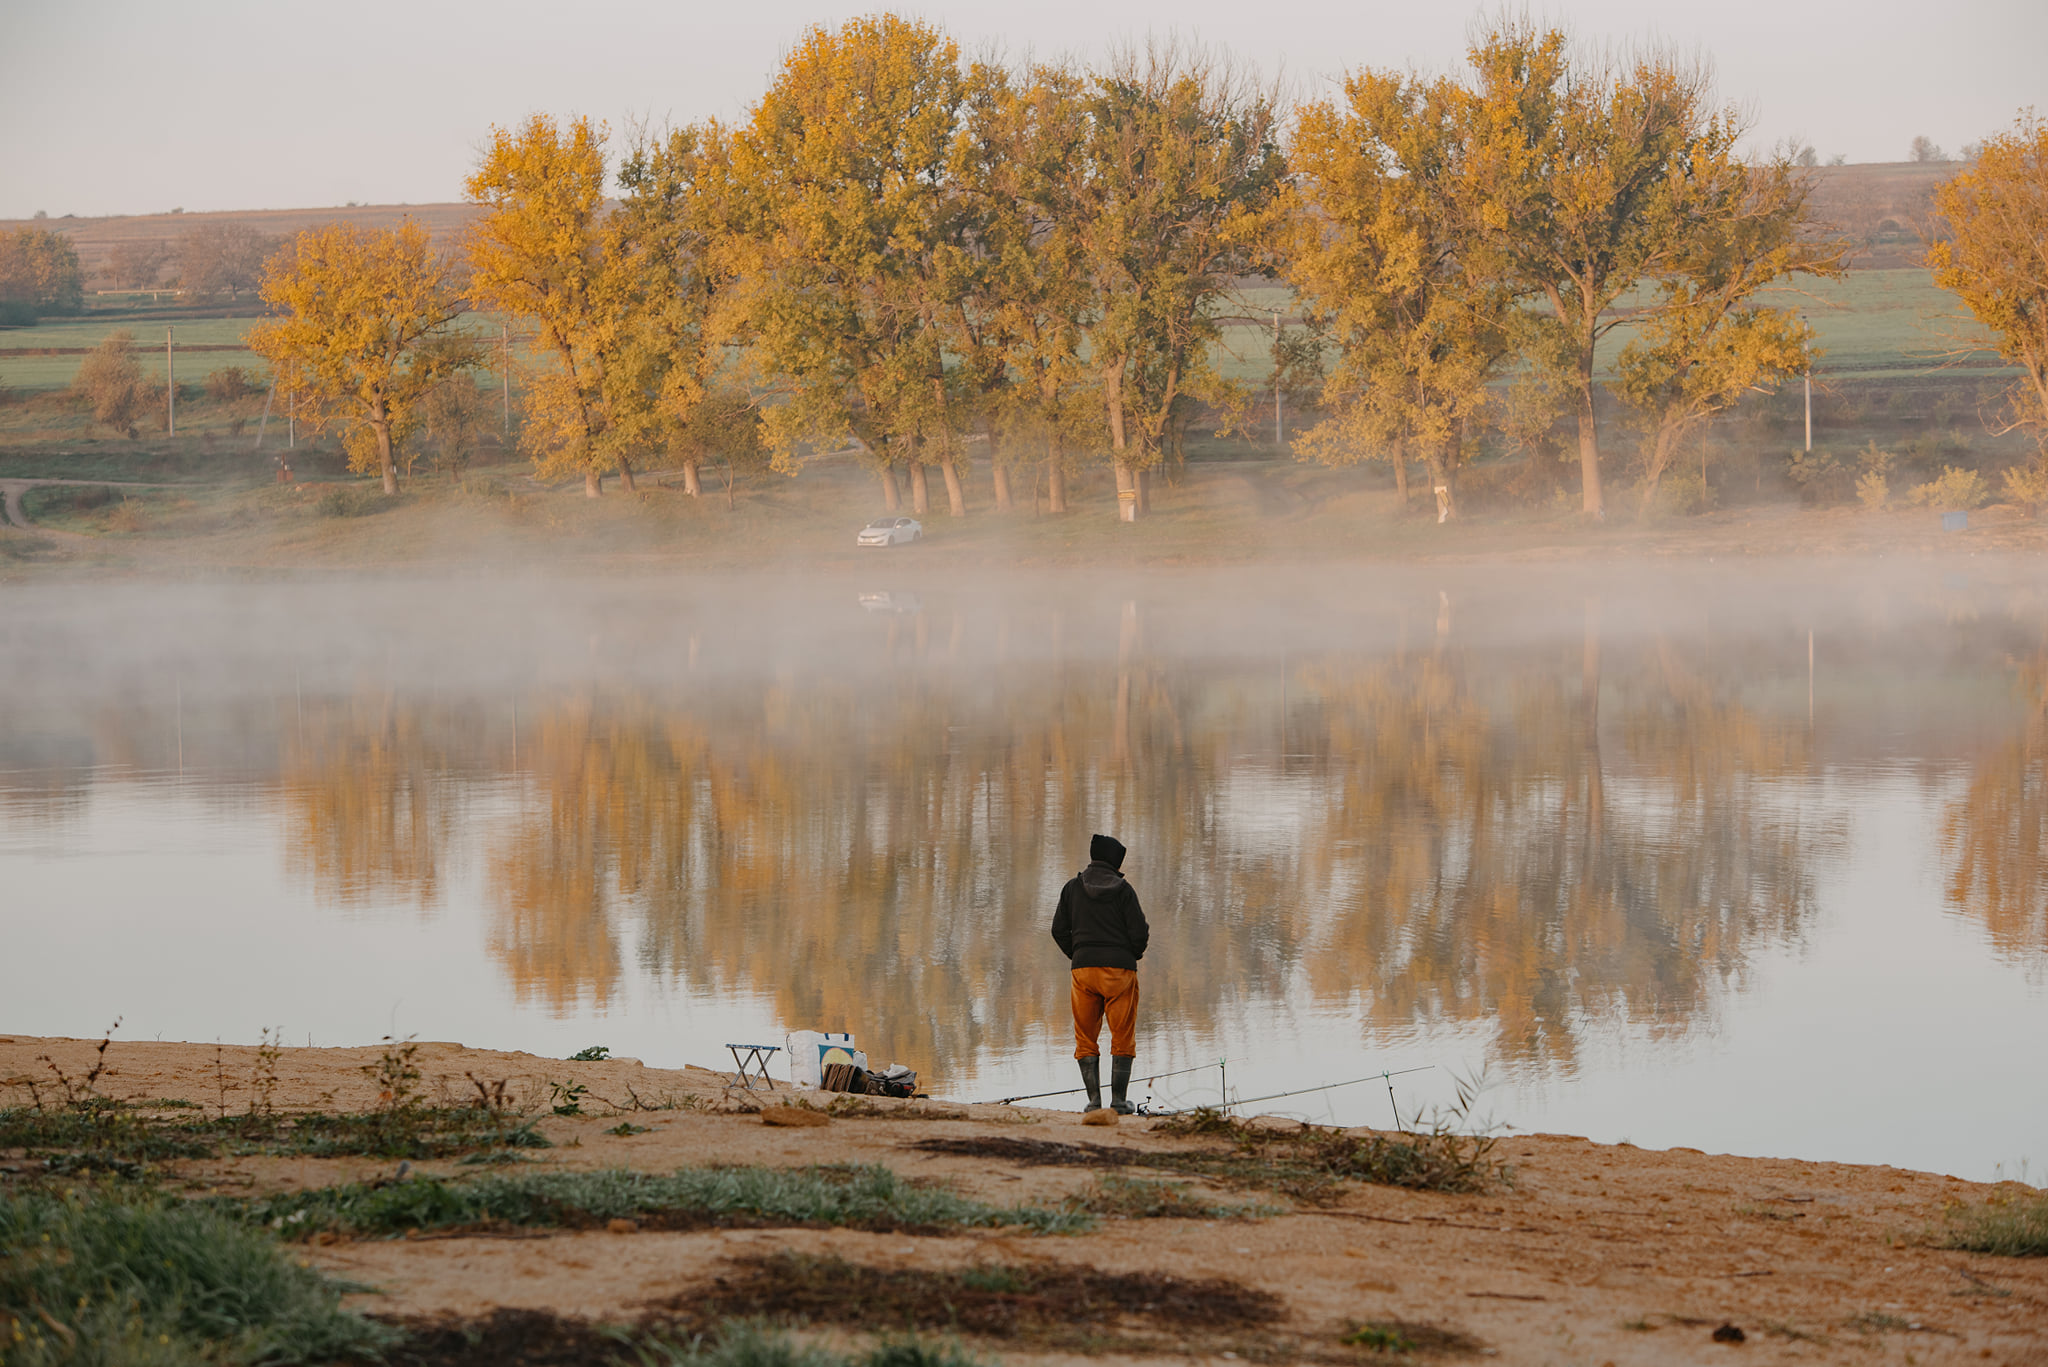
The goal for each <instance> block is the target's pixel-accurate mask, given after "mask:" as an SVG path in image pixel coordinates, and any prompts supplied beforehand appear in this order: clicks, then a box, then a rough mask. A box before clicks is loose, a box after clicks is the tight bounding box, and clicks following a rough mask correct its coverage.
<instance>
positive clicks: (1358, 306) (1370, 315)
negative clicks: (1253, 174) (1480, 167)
mask: <svg viewBox="0 0 2048 1367" xmlns="http://www.w3.org/2000/svg"><path fill="white" fill-rule="evenodd" d="M1344 95H1345V103H1344V106H1343V107H1342V108H1340V107H1338V106H1337V105H1336V104H1334V103H1332V102H1328V101H1324V102H1319V103H1315V104H1311V105H1310V106H1308V107H1307V108H1306V109H1305V110H1303V111H1302V114H1301V120H1300V123H1299V125H1298V126H1297V128H1296V131H1295V137H1294V143H1293V148H1292V157H1293V165H1294V169H1295V172H1296V181H1295V184H1296V187H1297V188H1296V192H1295V193H1296V199H1295V202H1294V204H1293V205H1292V206H1291V208H1292V213H1291V215H1290V226H1291V232H1290V234H1289V241H1288V247H1289V250H1288V254H1287V266H1286V268H1285V269H1286V274H1287V278H1288V280H1289V282H1290V283H1291V284H1292V285H1293V286H1294V289H1295V292H1296V295H1297V296H1298V297H1299V299H1300V300H1301V307H1302V310H1303V313H1304V314H1305V316H1306V317H1307V319H1308V322H1309V325H1310V328H1311V330H1312V332H1313V333H1314V334H1315V335H1317V336H1318V337H1322V338H1327V339H1328V340H1329V342H1330V343H1331V344H1333V345H1334V347H1335V349H1336V361H1335V364H1334V365H1333V366H1332V368H1331V371H1330V374H1329V378H1328V381H1327V383H1326V384H1325V386H1324V391H1323V397H1324V401H1325V402H1326V403H1327V404H1328V405H1329V406H1330V408H1331V410H1332V411H1331V414H1330V416H1329V417H1328V418H1326V419H1324V420H1323V421H1322V422H1320V423H1318V424H1317V425H1316V426H1314V427H1312V428H1310V429H1309V430H1308V431H1307V432H1304V433H1303V434H1302V435H1301V437H1300V438H1299V440H1298V441H1297V443H1296V450H1297V452H1298V453H1299V454H1300V455H1301V456H1302V457H1303V458H1305V459H1309V460H1316V461H1320V462H1322V463H1324V464H1327V465H1346V464H1351V463H1353V462H1356V461H1359V460H1363V459H1383V460H1386V461H1388V462H1390V463H1391V464H1392V465H1393V467H1394V476H1395V483H1396V486H1397V487H1398V488H1399V490H1400V492H1401V497H1402V502H1403V505H1404V506H1405V504H1406V502H1407V492H1408V482H1407V464H1408V460H1409V458H1410V456H1411V454H1416V453H1419V454H1420V455H1421V456H1422V457H1423V458H1424V460H1425V461H1427V463H1428V465H1429V472H1430V481H1431V483H1432V485H1433V486H1434V487H1435V488H1436V489H1437V490H1439V491H1441V492H1439V493H1438V496H1437V498H1438V516H1439V520H1442V519H1444V518H1447V517H1450V516H1453V515H1455V513H1456V511H1457V501H1456V478H1455V472H1456V470H1457V467H1458V465H1459V463H1460V462H1461V460H1462V457H1463V454H1464V442H1463V436H1464V432H1465V428H1466V424H1467V423H1468V422H1469V421H1470V420H1471V418H1472V417H1473V416H1474V415H1475V414H1477V413H1478V411H1479V410H1480V408H1481V407H1482V406H1483V405H1484V403H1485V402H1486V386H1487V382H1488V381H1489V380H1490V379H1491V378H1492V377H1493V375H1494V373H1495V371H1496V370H1497V369H1498V368H1499V366H1500V364H1501V362H1502V361H1503V359H1505V357H1506V356H1507V355H1508V350H1509V329H1508V321H1509V313H1510V309H1511V307H1512V305H1513V302H1514V298H1513V293H1512V290H1511V289H1510V288H1509V287H1508V286H1507V285H1505V284H1504V283H1502V282H1501V280H1500V279H1499V276H1498V275H1497V273H1496V272H1494V271H1493V270H1491V269H1490V264H1489V261H1488V260H1487V256H1488V253H1487V250H1486V246H1485V243H1484V240H1483V236H1482V235H1481V234H1480V233H1478V232H1476V231H1475V230H1474V229H1473V227H1472V226H1471V216H1470V213H1469V200H1470V198H1471V195H1472V190H1471V187H1470V186H1469V184H1468V183H1467V182H1468V179H1469V174H1468V166H1467V161H1466V150H1467V147H1468V138H1467V130H1466V118H1467V115H1468V111H1469V108H1470V104H1471V102H1470V101H1469V100H1468V98H1467V97H1466V95H1465V92H1464V91H1463V90H1461V89H1460V88H1459V87H1458V86H1457V84H1456V83H1455V82H1453V81H1450V80H1448V79H1443V78H1438V79H1424V78H1420V77H1414V76H1403V75H1400V74H1398V73H1392V72H1374V71H1367V72H1361V73H1359V74H1357V75H1354V76H1352V77H1350V78H1349V79H1347V80H1346V81H1345V83H1344Z"/></svg>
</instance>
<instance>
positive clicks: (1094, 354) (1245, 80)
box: [1070, 43, 1286, 522]
mask: <svg viewBox="0 0 2048 1367" xmlns="http://www.w3.org/2000/svg"><path fill="white" fill-rule="evenodd" d="M1085 107H1086V112H1087V116H1088V121H1089V123H1088V137H1087V141H1086V142H1085V144H1084V145H1083V147H1082V149H1081V155H1080V156H1079V158H1077V159H1076V161H1075V163H1074V165H1073V168H1072V175H1073V184H1072V188H1071V190H1070V194H1071V196H1072V200H1073V205H1074V208H1073V213H1074V215H1075V222H1076V225H1077V231H1078V233H1079V235H1080V239H1081V246H1082V251H1083V253H1084V259H1085V261H1086V264H1087V268H1088V272H1089V276H1090V278H1091V280H1092V283H1093V285H1094V289H1095V307H1094V313H1093V316H1092V318H1091V319H1090V321H1089V326H1088V334H1087V350H1088V354H1089V358H1090V361H1091V362H1092V364H1093V365H1094V367H1095V372H1096V378H1097V381H1098V382H1099V384H1100V386H1101V394H1102V402H1103V409H1104V415H1105V417H1106V418H1107V419H1108V424H1109V438H1110V452H1109V456H1110V463H1111V465H1112V467H1113V468H1114V470H1115V472H1116V487H1117V506H1118V515H1119V516H1120V517H1121V518H1122V520H1124V521H1127V522H1129V521H1135V520H1136V519H1137V518H1138V517H1139V516H1140V515H1141V514H1143V513H1144V512H1145V511H1146V502H1147V500H1146V487H1145V473H1146V472H1147V471H1149V470H1151V469H1152V468H1153V467H1155V466H1157V465H1158V464H1159V463H1160V462H1161V460H1163V459H1164V458H1165V457H1166V456H1167V455H1168V454H1170V453H1173V452H1175V451H1176V450H1177V447H1178V443H1179V438H1180V434H1181V427H1182V424H1184V423H1185V421H1186V420H1187V418H1188V416H1189V415H1190V413H1191V411H1192V407H1193V402H1194V400H1196V399H1197V398H1206V399H1209V400H1211V401H1212V402H1215V403H1218V404H1219V405H1220V406H1225V407H1228V406H1230V405H1231V403H1232V400H1233V398H1234V396H1233V395H1231V393H1230V389H1231V387H1230V386H1229V385H1228V384H1226V383H1225V381H1224V379H1223V376H1222V375H1221V374H1220V373H1219V372H1218V370H1217V369H1216V366H1215V364H1214V361H1213V358H1212V356H1211V348H1212V346H1213V344H1214V343H1215V342H1216V341H1217V340H1218V339H1219V337H1220V329H1219V327H1218V325H1217V324H1216V322H1215V316H1216V308H1217V305H1218V304H1220V303H1221V302H1222V301H1223V300H1224V299H1225V298H1227V297H1228V296H1229V295H1230V293H1231V291H1232V290H1234V289H1235V288H1236V285H1237V281H1238V280H1239V278H1240V277H1242V276H1245V275H1249V274H1252V273H1254V272H1256V271H1258V270H1260V269H1261V268H1263V266H1264V264H1265V261H1266V254H1267V251H1268V249H1269V246H1270V233H1271V231H1272V228H1273V226H1274V223H1275V221H1276V220H1275V217H1274V214H1273V210H1274V206H1275V205H1276V203H1277V202H1278V200H1279V198H1280V193H1281V190H1282V188H1283V184H1284V179H1285V176H1286V160H1285V158H1284V157H1283V156H1282V155H1281V151H1280V142H1279V132H1280V128H1279V102H1278V100H1277V99H1276V97H1275V96H1274V94H1273V92H1272V91H1270V90H1266V89H1263V88H1261V87H1260V86H1259V85H1257V83H1256V82H1254V81H1253V80H1252V79H1251V78H1250V77H1249V76H1248V75H1247V74H1246V73H1245V72H1243V71H1241V70H1238V69H1235V68H1233V67H1231V66H1230V65H1229V64H1228V63H1227V62H1224V61H1221V60H1219V59H1216V58H1213V57H1211V56H1209V55H1207V54H1205V53H1202V52H1200V51H1197V50H1194V49H1189V48H1183V47H1178V46H1175V45H1173V44H1170V43H1169V44H1163V45H1158V46H1154V47H1150V48H1147V49H1145V50H1144V51H1142V52H1127V53H1125V54H1123V55H1122V56H1120V57H1119V58H1117V59H1116V60H1115V61H1114V62H1113V63H1112V64H1111V65H1110V67H1109V69H1108V70H1107V71H1105V72H1103V73H1101V74H1099V75H1097V76H1096V77H1095V78H1094V79H1093V81H1092V82H1091V83H1090V88H1089V89H1088V91H1087V93H1086V96H1085Z"/></svg>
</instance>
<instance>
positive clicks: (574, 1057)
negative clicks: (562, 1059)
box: [569, 1044, 612, 1063]
mask: <svg viewBox="0 0 2048 1367" xmlns="http://www.w3.org/2000/svg"><path fill="white" fill-rule="evenodd" d="M611 1056H612V1051H611V1050H609V1049H607V1048H605V1046H603V1045H602V1044H593V1045H591V1046H590V1047H589V1048H588V1049H578V1050H577V1051H576V1052H575V1053H573V1054H571V1055H569V1062H571V1063H602V1062H603V1061H604V1060H606V1059H608V1058H610V1057H611Z"/></svg>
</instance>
